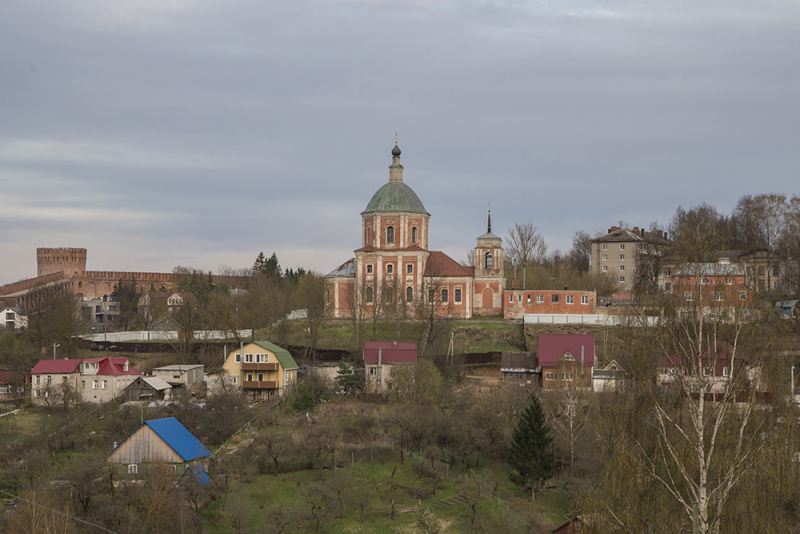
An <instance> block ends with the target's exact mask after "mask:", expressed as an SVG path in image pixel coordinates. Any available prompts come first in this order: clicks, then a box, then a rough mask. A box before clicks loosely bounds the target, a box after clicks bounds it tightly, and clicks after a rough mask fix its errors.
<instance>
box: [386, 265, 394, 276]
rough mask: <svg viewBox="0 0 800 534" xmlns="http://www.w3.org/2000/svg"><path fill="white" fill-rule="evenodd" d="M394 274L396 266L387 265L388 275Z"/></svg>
mask: <svg viewBox="0 0 800 534" xmlns="http://www.w3.org/2000/svg"><path fill="white" fill-rule="evenodd" d="M393 272H394V265H393V264H391V263H387V264H386V273H387V274H392V273H393Z"/></svg>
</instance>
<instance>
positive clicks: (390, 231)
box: [386, 226, 394, 243]
mask: <svg viewBox="0 0 800 534" xmlns="http://www.w3.org/2000/svg"><path fill="white" fill-rule="evenodd" d="M386 242H387V243H394V226H387V227H386Z"/></svg>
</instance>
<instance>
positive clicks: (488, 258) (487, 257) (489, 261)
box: [484, 252, 492, 271]
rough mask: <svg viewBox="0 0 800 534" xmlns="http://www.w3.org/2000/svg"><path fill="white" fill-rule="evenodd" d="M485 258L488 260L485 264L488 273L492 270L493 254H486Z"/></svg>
mask: <svg viewBox="0 0 800 534" xmlns="http://www.w3.org/2000/svg"><path fill="white" fill-rule="evenodd" d="M484 258H486V261H485V263H484V265H486V270H487V271H491V270H492V253H491V252H487V253H486V254H484Z"/></svg>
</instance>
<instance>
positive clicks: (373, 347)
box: [364, 341, 417, 363]
mask: <svg viewBox="0 0 800 534" xmlns="http://www.w3.org/2000/svg"><path fill="white" fill-rule="evenodd" d="M378 349H380V352H381V362H382V363H416V362H417V344H416V343H408V342H404V341H365V342H364V362H365V363H378Z"/></svg>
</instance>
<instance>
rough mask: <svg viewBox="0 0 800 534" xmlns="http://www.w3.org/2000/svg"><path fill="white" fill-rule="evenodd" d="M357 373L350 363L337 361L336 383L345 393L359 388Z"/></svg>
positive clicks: (353, 391)
mask: <svg viewBox="0 0 800 534" xmlns="http://www.w3.org/2000/svg"><path fill="white" fill-rule="evenodd" d="M359 382H360V380H359V378H358V375H356V374H355V372H354V371H353V367H352V366H351V365H347V364H346V363H344V362H339V372H338V373H337V374H336V385H338V386H339V387H340V388H342V390H343V391H344V392H345V393H355V392H356V391H358V390H359V389H361V384H359Z"/></svg>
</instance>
